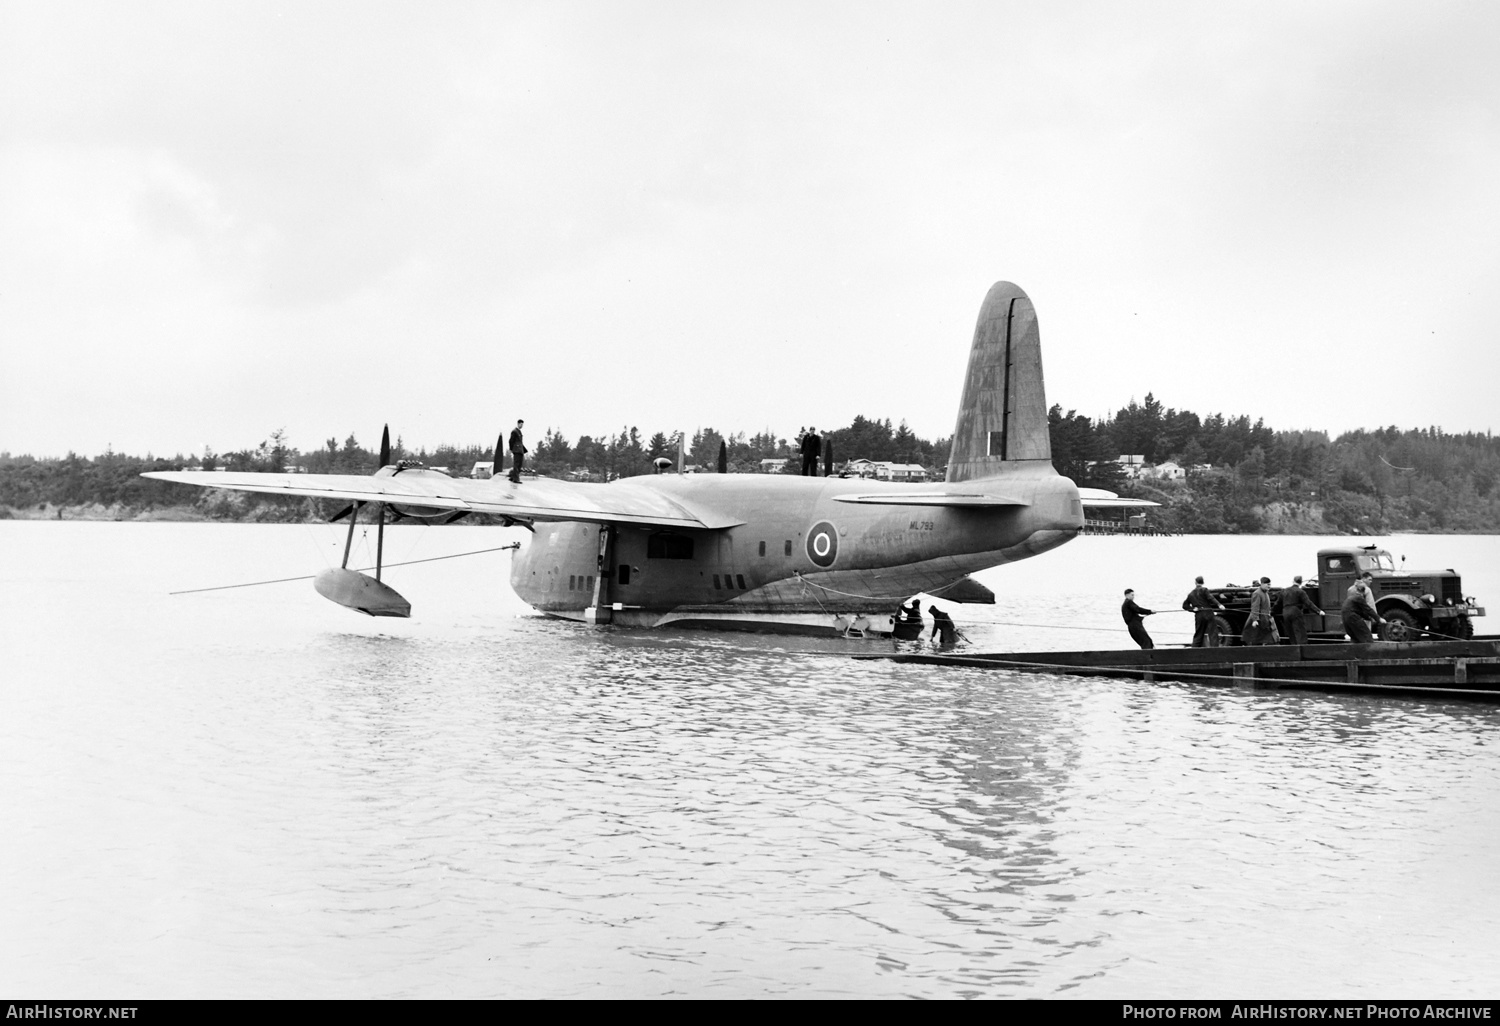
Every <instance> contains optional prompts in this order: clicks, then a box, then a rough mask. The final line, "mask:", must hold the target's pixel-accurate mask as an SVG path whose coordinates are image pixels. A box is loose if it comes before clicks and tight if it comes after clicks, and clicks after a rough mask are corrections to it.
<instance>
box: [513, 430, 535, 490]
mask: <svg viewBox="0 0 1500 1026" xmlns="http://www.w3.org/2000/svg"><path fill="white" fill-rule="evenodd" d="M525 426H526V422H525V421H524V420H518V421H516V426H515V427H513V428H511V432H510V479H511V480H512V481H513V482H515V483H516V484H520V483H521V468H522V467H523V466H525V465H526V454H527V453H528V452H530V451H531V450H529V449H527V448H526V443H525V441H523V440H522V438H521V429H522V428H524V427H525Z"/></svg>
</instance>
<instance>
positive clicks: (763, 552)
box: [760, 542, 766, 556]
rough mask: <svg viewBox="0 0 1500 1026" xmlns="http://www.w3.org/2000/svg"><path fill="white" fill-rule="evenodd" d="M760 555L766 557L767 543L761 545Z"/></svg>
mask: <svg viewBox="0 0 1500 1026" xmlns="http://www.w3.org/2000/svg"><path fill="white" fill-rule="evenodd" d="M760 554H761V555H762V556H764V555H765V554H766V543H765V542H761V543H760Z"/></svg>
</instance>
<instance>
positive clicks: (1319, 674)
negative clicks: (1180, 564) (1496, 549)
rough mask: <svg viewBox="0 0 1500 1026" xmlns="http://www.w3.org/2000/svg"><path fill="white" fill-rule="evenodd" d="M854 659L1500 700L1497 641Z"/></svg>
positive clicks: (1499, 644) (1499, 639)
mask: <svg viewBox="0 0 1500 1026" xmlns="http://www.w3.org/2000/svg"><path fill="white" fill-rule="evenodd" d="M854 658H856V659H888V660H891V661H893V662H898V663H926V664H930V665H936V666H973V667H982V668H985V669H995V670H1022V671H1032V672H1038V673H1065V674H1070V675H1076V676H1088V677H1131V678H1135V679H1139V680H1147V681H1154V680H1173V681H1186V682H1190V683H1200V684H1220V685H1227V686H1236V685H1238V686H1248V687H1255V688H1268V689H1275V688H1304V689H1315V690H1333V691H1346V690H1348V691H1376V692H1404V693H1422V694H1441V695H1448V696H1453V697H1462V698H1478V699H1487V700H1492V701H1495V700H1500V636H1492V637H1483V638H1473V639H1470V640H1467V641H1457V640H1455V641H1413V642H1374V643H1371V644H1363V645H1359V644H1352V643H1348V642H1343V643H1329V644H1309V645H1255V646H1223V647H1220V648H1156V649H1145V650H1140V649H1131V650H1107V651H1092V652H963V653H940V652H933V653H925V652H911V653H906V652H896V653H887V654H882V655H874V654H869V655H857V656H855V657H854Z"/></svg>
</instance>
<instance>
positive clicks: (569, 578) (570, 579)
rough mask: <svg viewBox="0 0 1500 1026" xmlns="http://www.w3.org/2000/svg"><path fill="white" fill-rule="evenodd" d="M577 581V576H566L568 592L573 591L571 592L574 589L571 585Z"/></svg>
mask: <svg viewBox="0 0 1500 1026" xmlns="http://www.w3.org/2000/svg"><path fill="white" fill-rule="evenodd" d="M577 580H578V578H577V576H576V575H574V574H569V575H568V590H569V591H573V590H574V588H573V584H574V582H575V581H577Z"/></svg>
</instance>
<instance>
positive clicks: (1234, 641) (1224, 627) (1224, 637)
mask: <svg viewBox="0 0 1500 1026" xmlns="http://www.w3.org/2000/svg"><path fill="white" fill-rule="evenodd" d="M1213 629H1214V630H1216V631H1218V632H1219V644H1220V645H1238V644H1239V643H1240V636H1239V634H1238V632H1236V631H1235V629H1234V628H1233V627H1231V626H1229V621H1228V620H1226V619H1224V618H1223V617H1222V616H1216V617H1214V627H1213Z"/></svg>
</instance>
